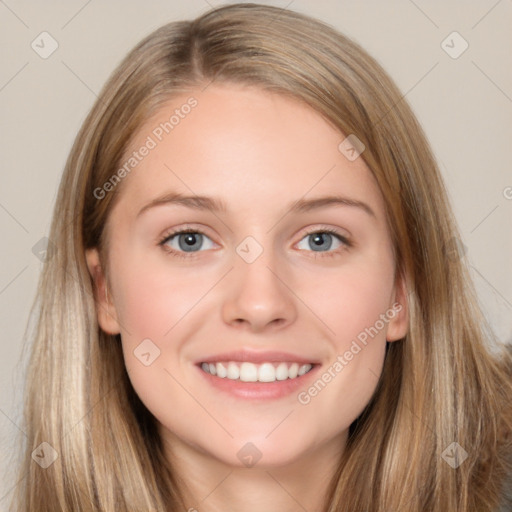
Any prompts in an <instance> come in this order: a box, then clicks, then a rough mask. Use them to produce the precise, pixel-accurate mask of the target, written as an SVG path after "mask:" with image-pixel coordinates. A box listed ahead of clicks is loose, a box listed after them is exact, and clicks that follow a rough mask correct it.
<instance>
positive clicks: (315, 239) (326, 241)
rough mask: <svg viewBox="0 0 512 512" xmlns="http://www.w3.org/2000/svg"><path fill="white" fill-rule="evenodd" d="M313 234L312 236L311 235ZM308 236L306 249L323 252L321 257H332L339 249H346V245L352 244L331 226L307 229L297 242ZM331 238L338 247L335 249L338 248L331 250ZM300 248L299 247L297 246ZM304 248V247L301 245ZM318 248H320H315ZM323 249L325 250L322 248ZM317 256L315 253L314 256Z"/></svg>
mask: <svg viewBox="0 0 512 512" xmlns="http://www.w3.org/2000/svg"><path fill="white" fill-rule="evenodd" d="M313 235H314V236H313ZM308 237H310V240H309V243H307V246H306V250H309V249H312V252H314V253H318V252H320V253H325V254H322V256H321V257H324V256H326V257H332V256H336V255H337V254H339V253H340V252H341V251H343V250H344V249H346V248H347V247H351V246H352V244H351V243H350V241H349V240H348V239H347V238H346V237H345V236H343V235H341V234H340V233H338V232H337V231H336V230H335V229H332V228H322V229H318V228H317V229H315V230H313V231H309V232H308V233H307V234H306V236H304V238H302V240H301V241H300V242H299V244H300V243H302V241H303V240H306V239H307V238H308ZM333 239H335V241H336V242H337V244H338V247H337V248H336V247H335V249H338V250H331V248H332V245H333ZM299 248H301V247H299ZM340 248H341V250H340ZM302 249H304V247H302ZM317 249H320V250H317ZM324 249H325V250H324ZM314 257H315V258H316V257H317V256H316V254H315V256H314Z"/></svg>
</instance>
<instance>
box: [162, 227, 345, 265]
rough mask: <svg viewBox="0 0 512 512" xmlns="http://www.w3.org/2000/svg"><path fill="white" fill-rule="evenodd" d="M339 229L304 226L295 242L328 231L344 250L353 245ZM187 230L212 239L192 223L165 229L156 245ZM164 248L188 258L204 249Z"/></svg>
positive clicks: (327, 254) (322, 253) (326, 255)
mask: <svg viewBox="0 0 512 512" xmlns="http://www.w3.org/2000/svg"><path fill="white" fill-rule="evenodd" d="M340 230H341V228H334V227H331V226H327V225H322V224H316V225H314V226H308V227H307V228H304V231H302V233H301V234H300V238H299V240H298V241H297V242H296V244H297V243H299V242H301V241H302V240H303V239H304V238H305V237H306V236H308V235H311V234H315V233H328V234H331V235H333V236H335V237H337V238H338V240H339V241H340V242H341V243H342V244H343V245H344V246H345V247H344V249H341V250H346V249H349V248H351V247H352V246H353V245H354V243H353V241H352V237H351V236H349V235H344V234H342V233H340ZM187 232H190V233H198V234H201V235H204V236H206V237H208V238H209V239H210V240H212V237H211V236H209V235H208V234H207V233H206V232H205V230H203V229H202V228H199V227H195V226H194V225H192V224H185V225H182V226H179V227H177V228H171V229H169V230H167V231H165V233H164V234H163V235H162V236H161V237H159V239H158V245H159V246H162V247H164V246H165V245H166V242H167V241H168V240H169V239H170V238H173V237H174V236H177V235H181V234H186V233H187ZM212 242H213V243H216V242H214V241H213V240H212ZM296 244H295V245H296ZM165 250H166V251H167V252H169V253H171V254H174V255H178V256H179V257H188V258H194V256H195V255H197V254H199V253H201V252H204V251H197V252H190V253H187V252H184V251H176V250H174V249H171V248H165ZM306 252H312V253H313V254H315V256H314V257H315V258H316V257H317V256H316V255H317V254H319V255H320V257H329V256H336V255H337V254H339V252H340V249H337V250H334V251H318V252H316V251H306ZM322 255H323V256H322Z"/></svg>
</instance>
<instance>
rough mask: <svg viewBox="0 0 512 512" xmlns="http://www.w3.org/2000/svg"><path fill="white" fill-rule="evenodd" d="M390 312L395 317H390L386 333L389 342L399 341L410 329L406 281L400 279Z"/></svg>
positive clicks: (396, 285) (394, 292) (397, 282)
mask: <svg viewBox="0 0 512 512" xmlns="http://www.w3.org/2000/svg"><path fill="white" fill-rule="evenodd" d="M390 311H391V312H392V313H391V314H393V312H394V316H393V317H392V318H391V314H390V315H389V318H390V320H389V323H388V329H387V332H386V340H387V341H390V342H391V341H397V340H400V339H402V338H403V337H404V336H405V335H406V334H407V331H408V327H409V304H408V301H407V285H406V283H405V279H403V278H402V277H398V279H397V281H396V284H395V289H394V291H393V297H392V300H391V304H390Z"/></svg>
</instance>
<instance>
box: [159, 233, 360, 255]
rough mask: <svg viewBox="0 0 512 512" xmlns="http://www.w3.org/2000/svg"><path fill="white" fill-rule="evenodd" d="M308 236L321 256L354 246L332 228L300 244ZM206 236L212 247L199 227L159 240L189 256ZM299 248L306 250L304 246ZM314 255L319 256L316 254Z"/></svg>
mask: <svg viewBox="0 0 512 512" xmlns="http://www.w3.org/2000/svg"><path fill="white" fill-rule="evenodd" d="M312 235H315V236H312ZM308 237H311V239H310V243H309V244H307V245H308V247H306V250H310V249H312V250H311V252H313V253H325V254H322V256H321V257H333V256H336V255H337V254H339V253H340V252H341V251H343V250H344V249H346V248H348V247H351V246H352V244H351V242H350V241H349V240H348V239H347V238H346V237H345V236H343V235H341V234H340V233H338V232H337V231H336V230H335V229H332V228H321V229H319V228H317V229H316V230H312V231H309V232H308V233H306V235H305V236H304V237H303V238H302V239H301V241H300V242H299V244H300V243H302V241H303V240H305V239H307V238H308ZM205 238H206V239H207V240H209V241H210V247H206V249H211V248H212V245H213V242H212V240H211V239H210V238H209V237H208V236H207V235H206V234H205V233H203V232H202V231H200V230H198V229H191V228H187V229H181V230H177V231H173V232H171V233H166V234H165V236H164V237H163V238H162V239H161V240H160V241H159V242H158V245H160V246H162V247H163V248H164V249H165V250H166V251H167V252H169V253H171V254H172V255H173V256H177V257H179V258H187V257H193V256H192V255H193V254H194V253H197V252H200V249H201V248H203V249H205V247H204V243H203V242H204V239H205ZM333 239H334V240H335V241H336V242H337V244H338V247H337V248H335V249H336V250H331V248H332V245H333ZM299 248H300V249H303V250H304V247H302V248H301V247H299ZM317 249H320V250H317ZM323 249H325V250H323ZM314 257H315V258H316V257H317V256H316V254H315V255H314Z"/></svg>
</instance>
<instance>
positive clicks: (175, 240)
mask: <svg viewBox="0 0 512 512" xmlns="http://www.w3.org/2000/svg"><path fill="white" fill-rule="evenodd" d="M204 238H207V239H208V240H210V242H211V239H210V238H209V237H208V236H207V235H206V234H205V233H203V232H202V231H199V230H197V229H188V228H187V229H182V230H179V231H174V232H172V233H167V234H166V235H165V237H164V238H163V239H162V240H160V242H159V243H158V244H159V245H161V246H162V247H163V248H164V249H165V250H166V251H168V252H170V253H172V254H173V255H175V256H178V257H182V258H186V257H187V253H195V252H199V251H198V249H200V248H201V247H202V246H203V241H204ZM211 248H212V247H206V249H211Z"/></svg>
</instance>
